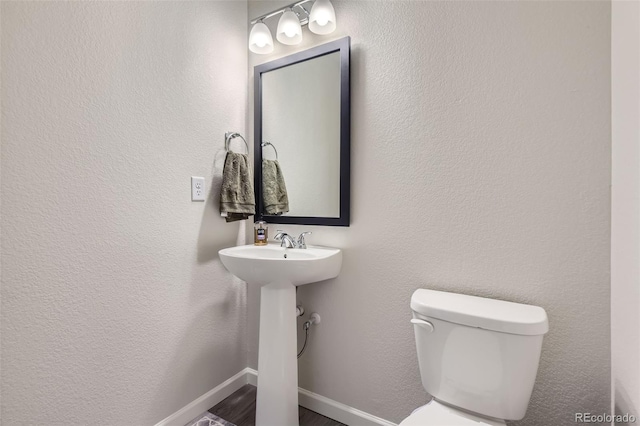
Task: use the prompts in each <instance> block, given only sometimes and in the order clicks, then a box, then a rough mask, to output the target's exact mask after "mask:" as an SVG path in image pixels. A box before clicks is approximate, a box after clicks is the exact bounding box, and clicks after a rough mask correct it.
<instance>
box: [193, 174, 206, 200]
mask: <svg viewBox="0 0 640 426" xmlns="http://www.w3.org/2000/svg"><path fill="white" fill-rule="evenodd" d="M191 201H204V178H203V177H197V176H191Z"/></svg>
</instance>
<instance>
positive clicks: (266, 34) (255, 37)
mask: <svg viewBox="0 0 640 426" xmlns="http://www.w3.org/2000/svg"><path fill="white" fill-rule="evenodd" d="M249 50H251V51H252V52H253V53H260V54H266V53H271V52H273V38H272V37H271V32H270V31H269V27H267V26H266V25H265V24H264V22H262V21H260V22H256V24H255V25H254V26H253V28H251V34H249Z"/></svg>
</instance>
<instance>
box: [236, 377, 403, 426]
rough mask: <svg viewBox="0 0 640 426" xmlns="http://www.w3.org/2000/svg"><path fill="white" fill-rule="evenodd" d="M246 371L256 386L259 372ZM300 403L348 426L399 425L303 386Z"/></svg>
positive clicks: (299, 391)
mask: <svg viewBox="0 0 640 426" xmlns="http://www.w3.org/2000/svg"><path fill="white" fill-rule="evenodd" d="M245 371H247V376H248V378H247V383H250V384H252V385H254V386H256V385H257V383H258V372H257V371H256V370H254V369H253V368H247V369H245ZM298 404H300V405H301V406H303V407H304V408H308V409H309V410H311V411H315V412H316V413H318V414H322V415H323V416H326V417H329V418H330V419H333V420H337V421H339V422H340V423H344V424H346V425H348V426H397V425H396V424H395V423H392V422H390V421H388V420H385V419H381V418H380V417H376V416H373V415H371V414H369V413H365V412H364V411H361V410H358V409H356V408H353V407H349V406H348V405H345V404H342V403H340V402H337V401H334V400H332V399H329V398H325V397H324V396H322V395H318V394H317V393H313V392H310V391H308V390H306V389H302V388H298Z"/></svg>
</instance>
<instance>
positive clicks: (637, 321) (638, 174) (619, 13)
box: [611, 1, 640, 417]
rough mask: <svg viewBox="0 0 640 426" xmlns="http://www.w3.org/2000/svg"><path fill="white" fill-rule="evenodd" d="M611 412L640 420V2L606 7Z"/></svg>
mask: <svg viewBox="0 0 640 426" xmlns="http://www.w3.org/2000/svg"><path fill="white" fill-rule="evenodd" d="M611 8H612V9H611V12H612V19H611V25H612V28H611V100H612V105H611V115H612V123H611V124H612V151H613V152H612V156H613V158H612V166H613V173H612V182H611V183H612V194H611V204H612V209H611V210H612V218H611V219H612V220H611V221H612V224H611V369H612V376H613V382H612V387H613V395H614V401H615V406H614V407H613V411H615V412H616V413H620V414H625V413H629V414H634V415H635V416H636V417H638V416H640V265H639V264H638V259H640V246H639V244H640V123H638V117H640V3H638V2H621V1H614V2H612V4H611Z"/></svg>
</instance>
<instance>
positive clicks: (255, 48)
mask: <svg viewBox="0 0 640 426" xmlns="http://www.w3.org/2000/svg"><path fill="white" fill-rule="evenodd" d="M305 3H312V7H311V9H310V10H307V8H306V7H305V6H304V4H305ZM280 14H282V16H280V20H279V21H278V29H277V31H276V39H277V40H278V41H279V42H280V43H282V44H286V45H294V44H298V43H300V42H301V41H302V26H304V25H307V24H308V25H309V30H310V31H311V32H313V33H315V34H320V35H325V34H329V33H332V32H333V31H334V30H335V29H336V12H335V10H334V9H333V5H332V4H331V1H330V0H299V1H297V2H296V3H291V4H290V5H288V6H285V7H283V8H281V9H277V10H274V11H272V12H269V13H265V14H264V15H262V16H259V17H257V18H256V19H253V20H252V21H251V25H253V28H252V29H251V34H250V35H249V50H251V51H252V52H253V53H259V54H266V53H271V52H273V38H272V37H271V32H270V31H269V28H268V27H267V25H266V24H265V23H264V20H265V19H268V18H271V17H273V16H278V15H280Z"/></svg>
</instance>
